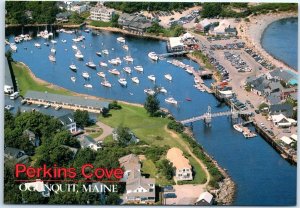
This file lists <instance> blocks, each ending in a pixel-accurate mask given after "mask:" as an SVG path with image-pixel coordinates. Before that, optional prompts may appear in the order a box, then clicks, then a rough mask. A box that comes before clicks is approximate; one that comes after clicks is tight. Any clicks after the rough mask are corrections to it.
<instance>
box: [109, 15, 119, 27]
mask: <svg viewBox="0 0 300 208" xmlns="http://www.w3.org/2000/svg"><path fill="white" fill-rule="evenodd" d="M119 17H120V16H119V15H118V14H114V15H113V16H112V18H111V26H112V27H119V24H118V20H119Z"/></svg>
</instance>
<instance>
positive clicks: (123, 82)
mask: <svg viewBox="0 0 300 208" xmlns="http://www.w3.org/2000/svg"><path fill="white" fill-rule="evenodd" d="M118 82H119V83H120V85H122V86H127V81H126V79H125V78H120V79H118Z"/></svg>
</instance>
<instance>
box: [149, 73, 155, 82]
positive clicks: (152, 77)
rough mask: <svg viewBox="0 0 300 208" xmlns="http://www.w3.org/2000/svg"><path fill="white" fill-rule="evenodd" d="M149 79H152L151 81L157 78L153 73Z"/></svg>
mask: <svg viewBox="0 0 300 208" xmlns="http://www.w3.org/2000/svg"><path fill="white" fill-rule="evenodd" d="M148 79H150V80H151V81H153V82H155V80H156V78H155V76H154V75H153V74H151V75H149V76H148Z"/></svg>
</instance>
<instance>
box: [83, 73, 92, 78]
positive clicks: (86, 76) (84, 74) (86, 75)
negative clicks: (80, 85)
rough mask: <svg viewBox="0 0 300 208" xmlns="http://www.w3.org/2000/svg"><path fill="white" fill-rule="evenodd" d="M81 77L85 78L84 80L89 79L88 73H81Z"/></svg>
mask: <svg viewBox="0 0 300 208" xmlns="http://www.w3.org/2000/svg"><path fill="white" fill-rule="evenodd" d="M82 76H83V78H85V79H89V78H90V75H89V73H87V72H82Z"/></svg>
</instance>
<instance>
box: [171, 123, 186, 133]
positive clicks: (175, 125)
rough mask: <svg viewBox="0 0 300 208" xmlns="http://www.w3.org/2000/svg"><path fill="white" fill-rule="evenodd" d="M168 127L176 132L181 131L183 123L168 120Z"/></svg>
mask: <svg viewBox="0 0 300 208" xmlns="http://www.w3.org/2000/svg"><path fill="white" fill-rule="evenodd" d="M168 129H172V130H174V131H176V132H178V133H182V132H183V130H184V126H183V124H181V123H179V122H177V121H170V122H169V123H168Z"/></svg>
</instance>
